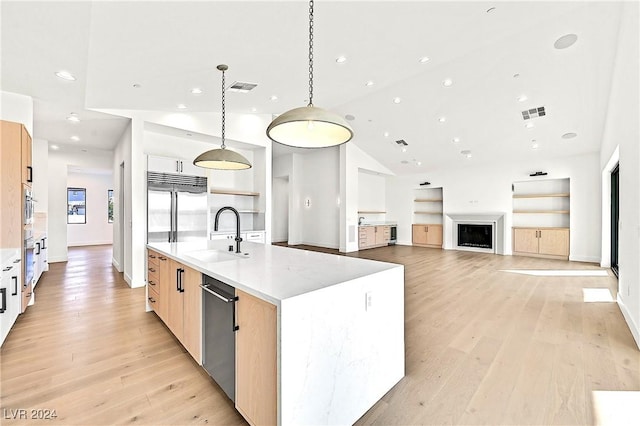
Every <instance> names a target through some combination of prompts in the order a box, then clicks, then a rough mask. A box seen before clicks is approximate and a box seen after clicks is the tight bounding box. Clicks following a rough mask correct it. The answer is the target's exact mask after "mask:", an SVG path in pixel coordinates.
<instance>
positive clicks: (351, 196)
mask: <svg viewBox="0 0 640 426" xmlns="http://www.w3.org/2000/svg"><path fill="white" fill-rule="evenodd" d="M362 170H368V171H370V172H374V173H380V174H383V175H393V173H392V172H391V171H390V170H389V169H387V168H386V167H384V166H383V165H381V164H380V163H378V162H377V161H376V160H374V159H373V157H371V156H370V155H368V154H367V153H365V152H364V151H362V150H361V149H360V148H359V147H358V146H357V145H356V144H355V143H352V142H349V143H346V144H342V145H340V213H339V223H340V227H339V228H340V236H339V245H340V251H341V252H343V253H344V252H352V251H357V250H358V238H357V235H356V234H357V232H356V231H357V227H358V197H359V194H360V192H359V189H358V187H359V184H358V181H359V175H360V174H361V171H362ZM387 211H388V209H387ZM386 219H387V220H389V216H388V215H387V216H386ZM392 219H393V218H392Z"/></svg>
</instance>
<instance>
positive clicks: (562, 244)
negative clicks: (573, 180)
mask: <svg viewBox="0 0 640 426" xmlns="http://www.w3.org/2000/svg"><path fill="white" fill-rule="evenodd" d="M570 203H571V195H570V181H569V179H568V178H565V179H543V180H538V179H535V180H529V181H524V182H515V183H514V184H513V236H512V238H513V240H512V241H513V245H512V249H513V254H516V255H521V256H534V257H547V258H554V259H568V258H569V223H570V220H569V219H570Z"/></svg>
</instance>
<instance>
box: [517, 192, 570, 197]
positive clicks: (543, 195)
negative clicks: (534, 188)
mask: <svg viewBox="0 0 640 426" xmlns="http://www.w3.org/2000/svg"><path fill="white" fill-rule="evenodd" d="M568 197H569V193H567V192H562V193H557V194H514V195H513V198H568Z"/></svg>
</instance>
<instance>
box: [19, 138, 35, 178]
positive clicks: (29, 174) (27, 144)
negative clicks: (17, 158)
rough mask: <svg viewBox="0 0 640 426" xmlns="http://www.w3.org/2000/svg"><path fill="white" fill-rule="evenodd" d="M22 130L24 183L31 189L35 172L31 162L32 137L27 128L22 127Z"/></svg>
mask: <svg viewBox="0 0 640 426" xmlns="http://www.w3.org/2000/svg"><path fill="white" fill-rule="evenodd" d="M21 127H22V130H21V133H22V136H21V139H22V149H21V157H22V183H23V184H25V185H27V186H29V187H31V182H32V181H33V170H32V169H31V166H32V164H31V162H32V157H33V153H32V151H31V149H32V145H33V144H32V142H31V136H29V132H27V129H26V127H24V126H21Z"/></svg>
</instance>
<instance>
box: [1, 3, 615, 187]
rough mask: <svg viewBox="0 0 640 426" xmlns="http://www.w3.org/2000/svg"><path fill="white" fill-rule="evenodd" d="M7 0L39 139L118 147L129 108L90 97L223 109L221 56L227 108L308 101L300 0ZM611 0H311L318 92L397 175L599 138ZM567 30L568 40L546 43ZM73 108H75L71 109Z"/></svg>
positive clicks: (6, 31)
mask: <svg viewBox="0 0 640 426" xmlns="http://www.w3.org/2000/svg"><path fill="white" fill-rule="evenodd" d="M1 7H2V10H1V12H2V13H1V15H2V16H1V19H2V30H1V31H2V52H1V59H2V65H1V67H2V75H1V83H2V90H3V91H9V92H15V93H21V94H25V95H29V96H32V97H33V98H34V136H35V137H37V138H42V139H46V140H49V141H51V142H56V143H63V144H75V145H76V146H78V147H84V148H89V149H91V148H101V149H112V148H113V146H114V144H115V143H116V139H117V137H118V136H119V135H120V134H121V132H122V131H123V129H124V126H126V120H125V119H123V118H120V117H115V116H112V115H107V114H102V113H99V112H96V111H94V110H95V109H112V110H117V109H123V110H125V109H126V110H136V109H139V110H158V111H181V112H186V113H188V112H203V111H205V112H220V87H219V85H220V75H219V72H218V71H217V70H216V66H217V65H218V64H220V63H226V64H228V65H229V71H228V72H227V82H228V83H229V84H231V83H233V82H234V81H242V82H251V83H257V87H256V88H255V89H253V90H252V91H250V92H249V93H231V92H229V93H228V94H227V111H228V112H230V113H243V114H254V113H255V114H280V113H282V112H284V111H286V110H288V109H290V108H293V107H296V106H303V105H305V104H306V100H307V97H308V93H307V88H308V81H307V79H308V69H307V67H308V59H307V32H308V28H307V25H308V22H307V19H308V15H307V14H308V4H307V2H306V1H278V2H274V1H256V2H244V1H227V2H221V1H208V2H207V1H194V2H177V1H176V2H167V1H159V2H151V1H149V2H147V1H145V2H102V1H100V2H55V1H52V2H11V1H3V2H2V5H1ZM620 11H621V8H620V3H616V2H540V1H532V2H504V1H496V2H475V1H473V2H457V1H449V2H442V1H439V2H435V1H434V2H431V1H410V2H400V1H317V2H316V5H315V25H314V34H315V37H314V58H315V85H314V89H315V90H314V104H316V105H317V106H320V107H323V108H326V109H331V110H333V111H335V112H338V113H340V114H341V115H343V116H348V118H349V119H351V121H350V123H351V124H352V126H353V128H354V131H355V134H356V136H355V138H354V140H353V143H355V144H357V145H358V146H359V147H361V148H362V149H363V150H364V151H366V152H367V153H369V154H370V155H372V156H373V157H374V158H376V159H377V160H378V161H379V162H380V163H382V164H383V165H385V166H386V167H388V168H389V169H390V170H392V171H393V172H395V173H397V174H411V173H417V172H420V171H425V170H433V169H436V168H442V167H464V166H466V165H468V164H476V163H481V162H489V161H496V160H497V159H499V160H501V161H509V160H526V159H531V158H551V157H554V158H555V157H562V156H571V155H579V154H582V153H587V152H594V151H598V149H599V146H600V138H601V135H602V132H603V127H604V122H605V117H606V113H607V101H608V95H609V88H610V83H611V76H612V64H613V59H614V56H615V52H616V45H617V37H618V22H619V19H620ZM566 34H575V35H577V41H576V43H575V44H573V45H572V46H570V47H567V48H565V49H557V48H555V47H554V43H555V42H556V40H558V39H559V38H560V37H562V36H564V35H566ZM340 56H344V57H345V58H346V61H344V62H342V63H338V62H337V61H336V59H337V58H338V57H340ZM424 57H428V58H429V60H428V61H425V62H421V61H420V58H424ZM59 70H66V71H69V72H71V73H72V74H74V75H75V76H76V81H73V82H69V81H65V80H61V79H59V78H58V77H56V76H55V75H54V73H55V72H56V71H59ZM447 79H449V80H451V83H452V84H451V85H450V86H445V85H444V84H443V83H444V81H445V80H447ZM367 82H373V84H372V85H367ZM134 85H138V86H139V87H134ZM196 87H197V88H200V89H202V91H203V93H202V94H200V95H194V94H192V93H191V89H193V88H196ZM272 96H277V98H278V99H277V100H276V101H274V100H272ZM522 96H526V100H522V98H521V97H522ZM396 98H398V99H396ZM519 98H520V99H519ZM394 99H396V101H399V103H396V102H394ZM178 104H184V106H186V108H185V109H178ZM538 107H544V108H545V112H546V115H545V116H542V117H538V118H531V119H529V120H526V121H529V122H531V123H533V125H534V126H533V127H532V128H526V127H525V120H524V119H523V115H522V114H521V112H522V111H523V110H528V109H531V108H538ZM71 112H76V113H77V114H78V115H80V116H81V119H82V121H81V122H80V123H70V122H68V121H67V120H66V117H67V116H68V115H69V114H70V113H71ZM442 117H444V118H445V121H444V122H441V121H440V120H439V119H440V118H442ZM568 133H575V134H576V136H575V137H573V138H570V139H567V138H563V137H562V136H563V135H565V134H568ZM71 136H79V138H80V141H77V142H74V141H71V140H70V137H71ZM399 139H403V140H405V141H406V142H407V144H408V145H407V146H406V152H403V150H402V149H401V147H400V146H398V145H397V144H396V143H395V141H396V140H399ZM465 150H469V151H471V154H472V155H471V157H470V158H467V156H465V155H461V151H465Z"/></svg>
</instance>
